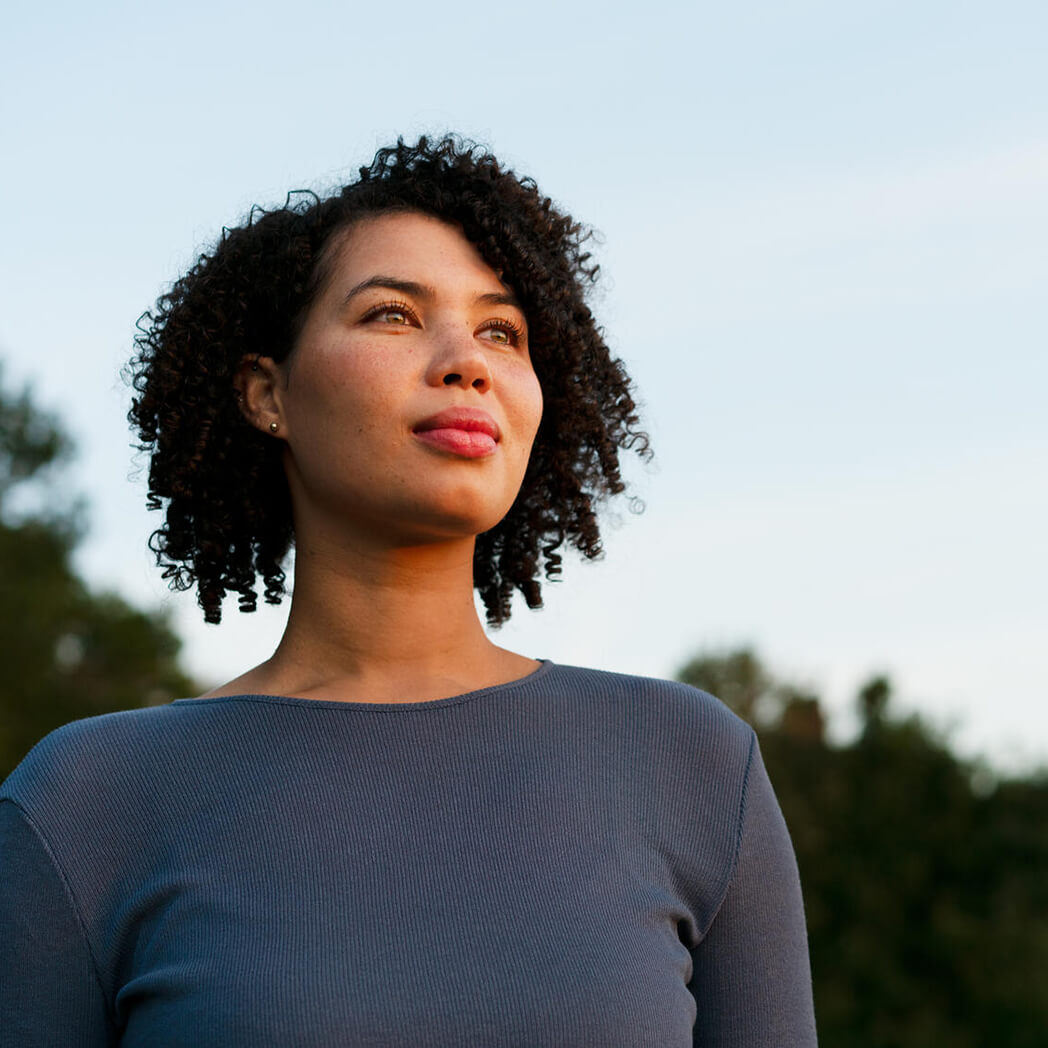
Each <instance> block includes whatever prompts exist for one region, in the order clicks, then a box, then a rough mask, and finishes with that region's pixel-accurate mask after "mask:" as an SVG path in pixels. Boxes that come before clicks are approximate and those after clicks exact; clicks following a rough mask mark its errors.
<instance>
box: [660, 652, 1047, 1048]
mask: <svg viewBox="0 0 1048 1048" xmlns="http://www.w3.org/2000/svg"><path fill="white" fill-rule="evenodd" d="M680 676H681V677H682V679H686V680H687V682H688V683H691V684H695V685H697V686H699V687H703V688H705V689H706V690H709V691H712V692H714V693H715V694H716V691H717V689H718V688H720V689H721V690H722V691H724V693H725V694H727V695H728V696H729V697H731V699H732V701H733V704H734V705H735V708H736V710H737V711H738V712H740V713H742V714H744V715H746V716H747V719H749V720H750V722H751V723H752V724H753V725H754V726H755V727H756V729H757V731H758V734H759V736H760V743H761V749H762V751H763V754H764V760H765V763H766V765H767V767H768V772H769V774H770V776H771V778H772V782H773V783H774V784H775V788H776V792H777V794H778V797H779V802H780V805H781V806H782V809H783V813H784V814H785V816H786V821H787V824H788V825H789V827H790V832H791V836H792V837H793V842H794V847H795V849H796V852H797V861H798V865H799V866H800V870H801V882H802V887H803V891H804V898H805V909H806V914H807V920H808V937H809V945H810V949H811V959H812V977H813V980H814V988H815V1007H816V1015H817V1019H818V1025H819V1043H820V1044H821V1045H822V1046H823V1048H835V1046H840V1048H910V1046H913V1048H917V1046H921V1048H926V1046H927V1045H950V1046H951V1048H976V1046H982V1045H986V1044H993V1045H994V1048H1034V1046H1035V1045H1043V1044H1044V1043H1045V1036H1046V1033H1045V1032H1046V1031H1048V980H1046V979H1045V978H1044V973H1045V972H1046V971H1048V878H1046V877H1045V875H1044V871H1045V870H1046V869H1048V834H1046V833H1045V831H1044V826H1045V825H1046V823H1048V778H1046V777H1045V776H1044V775H1033V776H1029V777H1027V778H1025V779H1017V780H1012V781H1003V782H1000V783H998V784H996V786H994V782H993V777H992V776H988V775H987V774H986V769H984V768H980V767H978V766H976V765H974V764H972V763H969V762H966V761H963V760H961V759H959V758H958V757H956V756H955V755H954V754H952V753H951V752H950V749H949V747H948V745H947V744H946V742H945V741H944V740H943V739H942V738H941V737H939V735H938V734H937V733H936V732H935V731H934V730H932V729H931V728H929V726H928V725H927V724H925V723H924V722H923V721H922V720H921V719H920V718H919V717H917V716H908V717H900V716H897V715H895V714H894V712H893V710H892V684H891V681H890V680H889V679H887V678H886V677H876V678H874V679H872V680H870V681H868V682H866V683H865V684H864V685H863V686H862V687H861V688H860V689H859V693H858V695H857V697H856V703H857V707H858V711H859V715H860V717H861V720H862V730H861V732H860V734H859V736H858V737H857V738H856V739H854V740H853V741H852V742H850V743H846V744H842V745H833V744H830V743H829V742H827V741H826V739H825V737H824V735H823V733H822V724H823V721H824V718H823V714H822V711H821V707H820V703H819V700H818V698H817V696H814V695H811V694H810V693H807V692H805V691H804V690H803V689H800V688H797V687H796V686H793V685H790V684H788V683H785V682H782V681H778V680H776V679H775V678H774V676H773V675H772V673H771V672H770V671H769V670H768V669H767V668H766V667H765V666H764V665H763V664H762V663H761V661H760V659H759V658H758V657H757V656H756V655H755V654H754V653H753V652H752V651H749V650H744V651H736V652H728V653H714V654H707V655H704V656H701V657H699V658H696V659H694V660H692V662H690V663H689V664H688V666H686V667H685V668H684V669H683V670H682V671H681V674H680Z"/></svg>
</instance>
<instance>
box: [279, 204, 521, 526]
mask: <svg viewBox="0 0 1048 1048" xmlns="http://www.w3.org/2000/svg"><path fill="white" fill-rule="evenodd" d="M279 371H280V377H279V379H278V380H277V381H276V382H274V383H273V385H272V389H271V403H269V404H267V405H266V408H265V411H263V413H262V414H261V416H260V419H259V420H260V422H261V423H262V426H263V428H264V427H265V426H268V424H269V421H270V417H271V416H272V417H273V418H275V419H276V421H277V422H278V423H279V426H280V429H279V434H278V435H279V436H280V437H281V438H282V439H283V440H284V441H285V443H286V444H287V456H286V466H287V471H288V481H289V485H290V488H291V493H292V500H293V505H294V516H295V529H296V535H297V536H298V540H299V545H300V546H301V543H302V541H303V540H308V539H309V538H311V537H312V536H314V535H318V534H326V535H327V536H328V537H329V538H330V539H332V540H334V541H342V540H345V541H349V542H352V543H354V544H357V543H360V542H366V543H368V544H370V543H377V544H378V545H379V546H382V545H384V544H386V543H390V544H395V545H404V544H415V543H421V542H427V541H431V540H433V539H452V538H465V539H472V537H473V536H474V535H476V534H479V533H480V532H482V531H486V530H488V529H489V528H491V527H493V526H494V525H495V524H497V523H498V521H499V520H501V519H502V517H503V516H505V514H506V512H507V511H508V510H509V507H510V506H511V505H512V503H513V499H514V498H515V497H516V494H517V491H518V490H519V488H520V484H521V481H522V479H523V476H524V471H525V469H526V467H527V462H528V456H529V453H530V451H531V445H532V441H533V440H534V437H535V433H536V430H537V429H538V424H539V419H540V417H541V412H542V393H541V390H540V388H539V383H538V379H537V378H536V377H535V372H534V370H533V369H532V366H531V361H530V358H529V355H528V341H527V327H526V321H525V317H524V315H523V313H522V312H521V310H520V308H519V307H518V306H517V305H516V304H515V303H514V300H513V297H512V295H511V294H510V293H509V291H508V289H507V288H506V287H505V286H504V285H503V284H502V283H501V281H500V280H499V279H498V277H497V276H496V275H495V273H494V272H493V271H492V270H491V269H490V268H489V267H488V266H487V265H486V263H485V262H484V261H483V259H482V258H481V257H480V255H479V254H478V253H477V251H476V249H475V248H474V247H473V246H472V245H471V244H470V243H469V242H468V241H467V240H466V239H465V238H464V237H463V236H462V234H461V233H459V232H458V231H457V230H455V229H454V228H452V227H451V226H448V225H446V224H445V223H443V222H440V221H438V220H436V219H433V218H428V217H425V216H422V215H412V214H406V215H405V214H398V215H387V216H381V217H377V218H371V219H366V220H364V221H362V222H361V223H359V224H357V225H356V226H354V227H353V229H352V230H351V231H350V232H349V233H348V234H347V235H345V236H344V237H343V238H342V240H341V243H339V244H338V245H337V247H336V248H335V255H334V259H333V262H332V264H331V269H330V273H329V275H328V281H327V285H326V287H325V288H324V290H323V291H322V293H321V295H320V297H319V298H318V300H317V301H316V303H315V304H314V306H313V308H312V310H311V312H310V313H309V316H308V318H307V320H306V324H305V327H304V329H303V331H302V334H301V336H300V338H299V341H298V343H297V345H296V346H295V349H294V351H293V352H292V354H291V355H290V356H289V357H288V359H287V361H286V363H285V364H284V365H283V367H282V368H280V369H279ZM457 409H462V412H461V413H462V414H463V415H473V416H474V418H473V419H472V420H465V421H463V420H462V419H452V420H451V423H454V422H458V423H459V425H454V424H451V423H449V424H447V425H444V424H441V425H439V426H437V425H434V424H432V421H431V420H433V417H434V416H436V415H438V414H439V413H444V412H448V411H452V412H454V411H455V410H457ZM436 421H437V422H441V420H439V419H438V420H436ZM423 425H425V427H426V428H425V431H424V432H423V431H422V429H421V428H420V427H422V426H423ZM466 426H468V427H471V428H462V427H466ZM483 430H488V431H489V432H484V431H483ZM441 437H443V438H444V439H440V438H441ZM496 438H497V439H496Z"/></svg>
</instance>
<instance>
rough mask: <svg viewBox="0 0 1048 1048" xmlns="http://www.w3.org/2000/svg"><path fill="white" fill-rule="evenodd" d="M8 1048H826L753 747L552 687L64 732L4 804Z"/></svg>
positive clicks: (192, 710)
mask: <svg viewBox="0 0 1048 1048" xmlns="http://www.w3.org/2000/svg"><path fill="white" fill-rule="evenodd" d="M0 801H2V803H0V1044H2V1045H4V1046H18V1048H33V1046H46V1048H55V1046H64V1045H77V1046H80V1045H83V1046H85V1048H88V1046H92V1048H93V1046H96V1045H97V1046H102V1045H117V1044H119V1045H122V1046H125V1048H144V1046H147V1045H148V1046H172V1048H175V1046H192V1048H211V1046H214V1048H259V1046H268V1045H273V1046H277V1045H279V1046H291V1045H294V1046H302V1048H306V1046H310V1048H321V1046H323V1048H333V1046H340V1045H353V1046H358V1045H359V1046H363V1045H382V1046H405V1048H406V1046H409V1045H410V1046H411V1048H422V1046H437V1045H439V1046H454V1048H461V1046H478V1048H483V1046H510V1045H514V1046H555V1048H569V1046H575V1045H578V1046H586V1048H593V1046H596V1045H599V1046H602V1048H614V1046H626V1045H637V1046H640V1045H645V1046H658V1048H673V1046H681V1048H684V1046H688V1045H693V1044H694V1045H716V1046H723V1045H733V1046H739V1048H743V1046H745V1048H761V1046H768V1048H772V1046H774V1048H794V1046H798V1048H799V1046H804V1048H808V1046H811V1045H814V1044H815V1025H814V1017H813V1009H812V1000H811V979H810V973H809V968H808V955H807V945H806V940H805V931H804V916H803V911H802V906H801V896H800V887H799V882H798V878H797V868H796V863H795V860H794V856H793V850H792V848H791V845H790V840H789V837H788V835H787V832H786V827H785V824H784V822H783V819H782V815H781V813H780V811H779V808H778V805H777V803H776V801H775V797H774V794H773V793H772V790H771V786H770V785H769V782H768V778H767V775H766V773H765V771H764V768H763V765H762V764H761V759H760V754H759V751H758V749H757V746H756V741H755V738H754V735H753V732H752V731H751V729H750V728H749V727H748V726H747V725H745V724H744V723H743V722H742V721H740V720H738V719H737V718H736V717H735V716H734V715H732V714H731V713H729V712H728V710H727V709H726V708H725V707H724V706H722V705H721V704H720V703H719V702H718V701H717V700H716V699H713V698H711V697H710V696H708V695H706V694H704V693H703V692H700V691H696V690H695V689H693V688H689V687H687V686H685V685H681V684H671V683H668V682H666V681H656V680H648V679H644V678H638V677H627V676H621V675H617V674H611V673H602V672H598V671H594V670H584V669H576V668H571V667H565V666H557V665H554V664H553V663H550V662H545V663H543V664H542V666H541V667H540V668H539V669H538V670H537V671H536V672H534V673H533V674H531V676H529V677H526V678H524V679H523V680H520V681H516V682H513V683H510V684H504V685H500V686H498V687H494V688H487V689H484V690H482V691H476V692H471V693H469V694H466V695H460V696H457V697H455V698H450V699H441V700H438V701H435V702H421V703H406V704H373V703H361V702H348V703H342V702H323V701H317V700H312V699H293V698H281V697H277V696H265V695H242V696H234V697H227V698H218V699H199V700H198V699H190V700H182V701H179V702H175V703H172V704H171V705H168V706H164V707H158V708H154V709H146V710H135V711H131V712H128V713H118V714H111V715H109V716H105V717H96V718H91V719H89V720H83V721H78V722H76V723H74V724H70V725H67V726H66V727H64V728H62V729H60V730H59V731H57V732H55V733H54V734H52V735H50V736H48V738H46V739H45V740H44V741H43V742H41V743H40V744H39V745H38V746H37V747H36V748H35V749H34V750H33V751H32V753H31V754H30V755H29V757H27V758H26V760H25V761H23V763H22V764H21V765H20V766H19V768H18V769H17V770H16V771H15V772H14V774H13V775H12V776H11V777H10V778H9V779H8V780H7V782H6V783H5V784H4V786H3V788H2V790H0Z"/></svg>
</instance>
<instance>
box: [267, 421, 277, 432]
mask: <svg viewBox="0 0 1048 1048" xmlns="http://www.w3.org/2000/svg"><path fill="white" fill-rule="evenodd" d="M278 429H280V423H279V422H270V424H269V432H270V433H276V431H277V430H278Z"/></svg>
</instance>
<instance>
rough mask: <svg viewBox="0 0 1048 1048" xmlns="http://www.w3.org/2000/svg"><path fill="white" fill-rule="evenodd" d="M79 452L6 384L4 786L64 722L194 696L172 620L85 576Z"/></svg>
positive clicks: (0, 528) (1, 402)
mask: <svg viewBox="0 0 1048 1048" xmlns="http://www.w3.org/2000/svg"><path fill="white" fill-rule="evenodd" d="M0 377H2V376H0ZM71 452H72V447H71V444H70V441H69V439H68V437H67V436H66V435H65V433H64V432H63V431H62V428H61V426H60V425H59V423H58V421H57V420H56V419H54V418H52V417H51V416H49V415H48V414H46V413H45V412H43V411H41V410H40V409H39V408H38V407H36V406H35V405H34V404H33V402H32V400H31V398H30V396H29V394H28V393H26V392H22V393H20V394H13V393H11V392H9V391H7V390H5V389H4V388H3V386H2V384H0V665H2V667H3V673H2V674H0V779H3V778H4V777H6V776H7V774H8V773H9V772H10V771H11V770H12V769H13V768H14V766H15V765H16V764H17V763H18V761H20V760H21V759H22V757H23V756H25V754H26V752H27V751H28V750H29V749H30V747H31V746H32V745H33V744H34V743H36V742H37V741H38V740H39V739H40V738H41V737H42V736H44V735H46V734H47V733H48V732H49V731H51V730H52V729H54V728H57V727H58V726H59V725H61V724H65V723H66V722H67V721H71V720H75V719H77V718H78V717H89V716H91V715H93V714H96V713H108V712H110V711H112V710H120V709H129V708H131V707H134V706H142V705H144V704H148V703H161V702H169V701H170V700H171V699H173V698H177V697H178V696H180V695H188V694H193V693H194V685H193V682H192V681H191V680H190V679H189V677H188V676H187V675H186V673H184V672H183V671H182V670H181V669H180V667H179V665H178V651H179V647H180V642H179V640H178V638H177V637H176V636H175V634H174V632H173V631H172V630H171V628H170V626H169V624H168V621H167V618H166V616H164V615H163V614H160V613H157V612H151V611H141V610H139V609H136V608H133V607H131V606H130V605H129V604H128V603H127V602H126V601H124V600H123V599H121V598H120V597H118V596H116V595H115V594H112V593H104V592H102V593H100V592H95V591H92V590H91V589H90V588H89V587H88V586H87V585H86V584H85V583H84V582H83V581H82V580H81V579H80V578H79V577H78V576H77V573H76V571H75V570H74V567H73V561H72V556H73V551H74V550H75V549H76V545H77V542H78V539H79V537H80V536H81V535H82V534H83V533H84V528H85V526H86V515H85V512H84V509H83V506H82V504H81V503H80V502H79V501H78V498H77V495H76V494H75V493H73V492H70V490H69V489H68V487H67V486H66V480H65V474H64V472H63V471H62V470H61V468H60V467H62V466H64V465H66V464H67V463H68V461H69V459H70V457H71Z"/></svg>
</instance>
